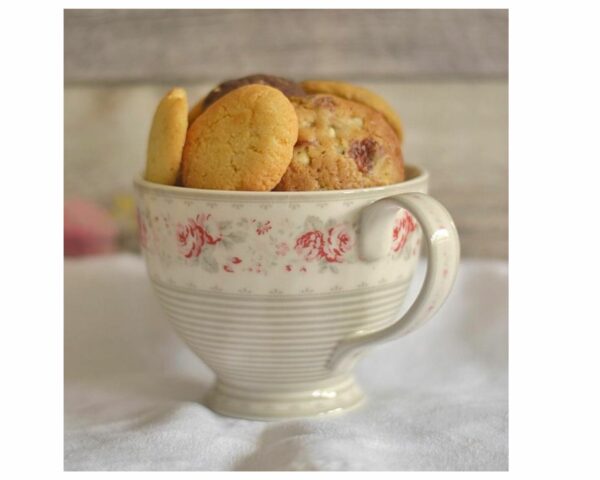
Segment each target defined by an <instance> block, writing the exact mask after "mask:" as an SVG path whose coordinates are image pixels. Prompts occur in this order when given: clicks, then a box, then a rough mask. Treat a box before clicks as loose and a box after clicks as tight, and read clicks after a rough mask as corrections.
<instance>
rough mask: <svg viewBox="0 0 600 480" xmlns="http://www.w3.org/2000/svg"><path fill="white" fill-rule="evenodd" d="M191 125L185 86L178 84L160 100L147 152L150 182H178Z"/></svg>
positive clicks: (146, 175)
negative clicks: (188, 130) (189, 125)
mask: <svg viewBox="0 0 600 480" xmlns="http://www.w3.org/2000/svg"><path fill="white" fill-rule="evenodd" d="M187 127H188V105H187V95H186V93H185V90H183V89H181V88H174V89H173V90H171V91H170V92H169V93H167V94H166V95H165V96H164V97H163V99H162V100H161V101H160V103H159V104H158V107H157V108H156V112H155V113H154V118H153V119H152V127H151V128H150V137H149V139H148V150H147V154H146V172H145V174H144V178H145V179H146V180H148V181H149V182H154V183H161V184H163V185H175V180H176V178H177V173H178V171H179V166H180V164H181V153H182V151H183V145H184V143H185V136H186V131H187Z"/></svg>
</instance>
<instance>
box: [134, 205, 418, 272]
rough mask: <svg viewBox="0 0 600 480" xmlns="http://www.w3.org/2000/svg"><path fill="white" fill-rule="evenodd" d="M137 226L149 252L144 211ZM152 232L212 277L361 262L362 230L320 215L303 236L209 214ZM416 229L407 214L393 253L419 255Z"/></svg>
mask: <svg viewBox="0 0 600 480" xmlns="http://www.w3.org/2000/svg"><path fill="white" fill-rule="evenodd" d="M165 221H166V220H165ZM138 222H139V231H140V244H141V245H142V247H143V248H144V249H146V250H148V249H149V248H150V245H149V242H148V236H149V233H148V227H147V226H146V222H145V221H144V215H143V213H142V212H140V215H139V219H138ZM150 227H151V228H152V234H153V236H152V238H154V237H156V238H157V239H158V237H160V236H161V235H159V234H158V233H159V232H158V231H155V230H156V229H157V228H158V229H160V230H163V229H164V230H165V233H166V234H167V235H169V236H170V235H174V237H175V241H176V245H177V251H178V260H177V261H178V262H183V263H184V264H189V265H198V266H200V268H202V269H203V270H204V271H206V272H209V273H216V272H226V273H232V274H233V273H239V272H246V273H253V274H258V275H266V274H267V273H268V272H269V271H270V270H272V269H275V270H279V271H283V272H287V273H292V272H295V273H297V274H304V273H307V272H309V271H318V272H325V271H331V272H333V273H339V268H338V266H339V265H341V264H351V263H355V262H358V261H359V258H358V252H357V241H356V239H357V225H353V224H348V223H338V222H336V221H335V220H334V219H329V220H327V221H324V220H322V219H321V218H319V217H317V216H308V217H307V218H306V219H305V221H304V223H303V226H302V229H301V230H300V232H293V231H290V230H289V229H288V225H286V224H285V222H284V224H279V222H277V221H274V220H272V219H255V218H242V219H240V220H238V221H236V222H235V224H233V223H232V222H230V221H219V219H218V218H216V217H215V216H214V215H213V214H212V213H204V212H202V213H198V214H197V215H196V216H195V217H193V218H188V219H187V220H186V221H183V222H181V221H180V222H177V223H175V228H174V229H173V228H171V226H170V225H169V223H165V222H150ZM417 228H418V225H417V223H416V222H415V220H414V218H413V217H412V216H411V215H410V214H409V213H408V212H406V211H403V213H402V214H401V215H400V216H399V217H398V218H397V219H396V221H395V223H394V226H393V229H392V232H391V235H392V247H391V252H390V253H392V254H393V255H394V256H396V255H400V254H402V255H403V256H404V257H406V258H408V257H410V256H411V255H416V254H417V253H418V249H417V248H410V249H408V248H405V246H406V244H407V242H408V239H409V238H410V237H411V234H412V233H413V232H414V231H415V230H416V229H417ZM171 238H173V237H171ZM257 242H258V243H257ZM234 246H235V248H234ZM240 246H241V247H242V248H239V247H240ZM417 246H418V245H417ZM158 253H159V254H160V252H158Z"/></svg>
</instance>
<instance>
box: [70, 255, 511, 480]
mask: <svg viewBox="0 0 600 480" xmlns="http://www.w3.org/2000/svg"><path fill="white" fill-rule="evenodd" d="M422 273H423V265H421V266H420V272H419V275H420V276H421V278H422ZM415 283H416V282H415ZM507 283H508V268H507V265H506V263H503V262H491V261H473V260H472V261H464V262H463V263H462V265H461V270H460V273H459V276H458V279H457V283H456V286H455V289H454V291H453V293H452V294H451V297H450V298H449V300H448V302H447V303H446V304H445V306H444V307H443V308H442V309H441V310H440V312H439V313H438V314H437V316H436V318H434V319H433V320H432V321H431V322H430V323H429V324H427V325H426V326H425V327H423V328H422V329H421V330H419V331H417V332H415V333H413V334H411V335H409V336H407V337H404V338H403V339H400V340H398V341H395V342H392V343H388V344H386V345H384V346H381V347H379V348H376V349H375V350H373V351H372V352H371V353H369V354H368V355H367V356H366V357H365V358H364V359H363V360H362V361H361V362H360V363H359V365H358V367H357V369H356V371H357V376H358V379H359V382H360V383H361V384H362V386H363V388H364V390H365V392H366V393H367V395H368V396H369V402H368V403H367V404H366V405H365V406H364V407H362V408H361V409H358V410H355V411H352V412H350V413H348V414H346V415H343V416H338V417H330V418H319V419H308V420H291V421H282V422H272V423H264V422H254V421H246V420H238V419H232V418H226V417H221V416H219V415H217V414H215V413H213V412H212V411H210V410H208V409H207V408H205V407H204V406H203V405H202V404H200V403H199V402H198V399H200V398H202V396H203V394H204V393H205V392H206V391H207V390H208V388H209V387H210V384H211V381H212V379H213V378H214V377H213V374H212V373H211V371H210V370H209V369H208V368H207V367H206V366H204V365H203V364H202V362H201V361H200V360H199V359H197V358H196V357H195V356H194V355H193V354H192V353H191V352H189V351H188V350H187V349H186V347H185V346H184V345H183V343H182V342H181V341H180V340H179V339H178V338H177V337H176V336H175V334H174V333H173V332H172V331H171V329H170V327H169V324H168V322H167V321H166V319H165V317H164V314H163V312H162V310H161V309H160V307H159V305H158V303H157V300H156V299H155V297H154V295H153V292H152V289H151V286H150V284H149V281H148V280H147V278H146V272H145V267H144V264H143V262H142V260H141V259H140V258H139V257H137V256H135V255H130V254H119V255H112V256H102V257H94V258H87V259H80V260H66V261H65V433H64V435H65V452H64V455H65V469H66V470H506V469H507V468H508V374H507V363H508V353H507V350H508V349H507V346H508V328H507V317H508V311H507V293H508V292H507ZM415 288H416V285H415Z"/></svg>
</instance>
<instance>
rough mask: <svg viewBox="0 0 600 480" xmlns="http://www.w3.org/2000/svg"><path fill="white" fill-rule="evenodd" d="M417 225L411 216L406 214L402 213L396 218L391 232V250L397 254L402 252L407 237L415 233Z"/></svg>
mask: <svg viewBox="0 0 600 480" xmlns="http://www.w3.org/2000/svg"><path fill="white" fill-rule="evenodd" d="M416 228H417V225H416V223H415V220H414V219H413V217H412V215H411V214H410V213H408V212H406V211H405V212H404V214H403V215H402V217H401V218H397V219H396V222H395V224H394V230H393V232H392V250H393V251H394V252H399V251H400V250H402V248H403V247H404V245H405V244H406V241H407V240H408V236H409V235H410V234H411V233H412V232H414V231H415V229H416Z"/></svg>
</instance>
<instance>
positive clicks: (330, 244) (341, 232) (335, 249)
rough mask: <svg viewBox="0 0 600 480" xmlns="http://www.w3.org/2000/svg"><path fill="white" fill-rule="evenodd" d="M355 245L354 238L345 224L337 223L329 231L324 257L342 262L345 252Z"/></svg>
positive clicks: (331, 261) (331, 260) (328, 260)
mask: <svg viewBox="0 0 600 480" xmlns="http://www.w3.org/2000/svg"><path fill="white" fill-rule="evenodd" d="M353 245H354V238H352V234H351V233H350V230H348V228H347V227H346V226H345V225H337V226H335V227H332V228H330V229H329V231H328V236H327V241H326V242H325V247H324V257H325V260H326V261H327V262H329V263H334V262H337V263H340V262H341V261H342V257H343V256H344V254H345V253H346V252H348V251H350V249H351V248H352V246H353Z"/></svg>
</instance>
